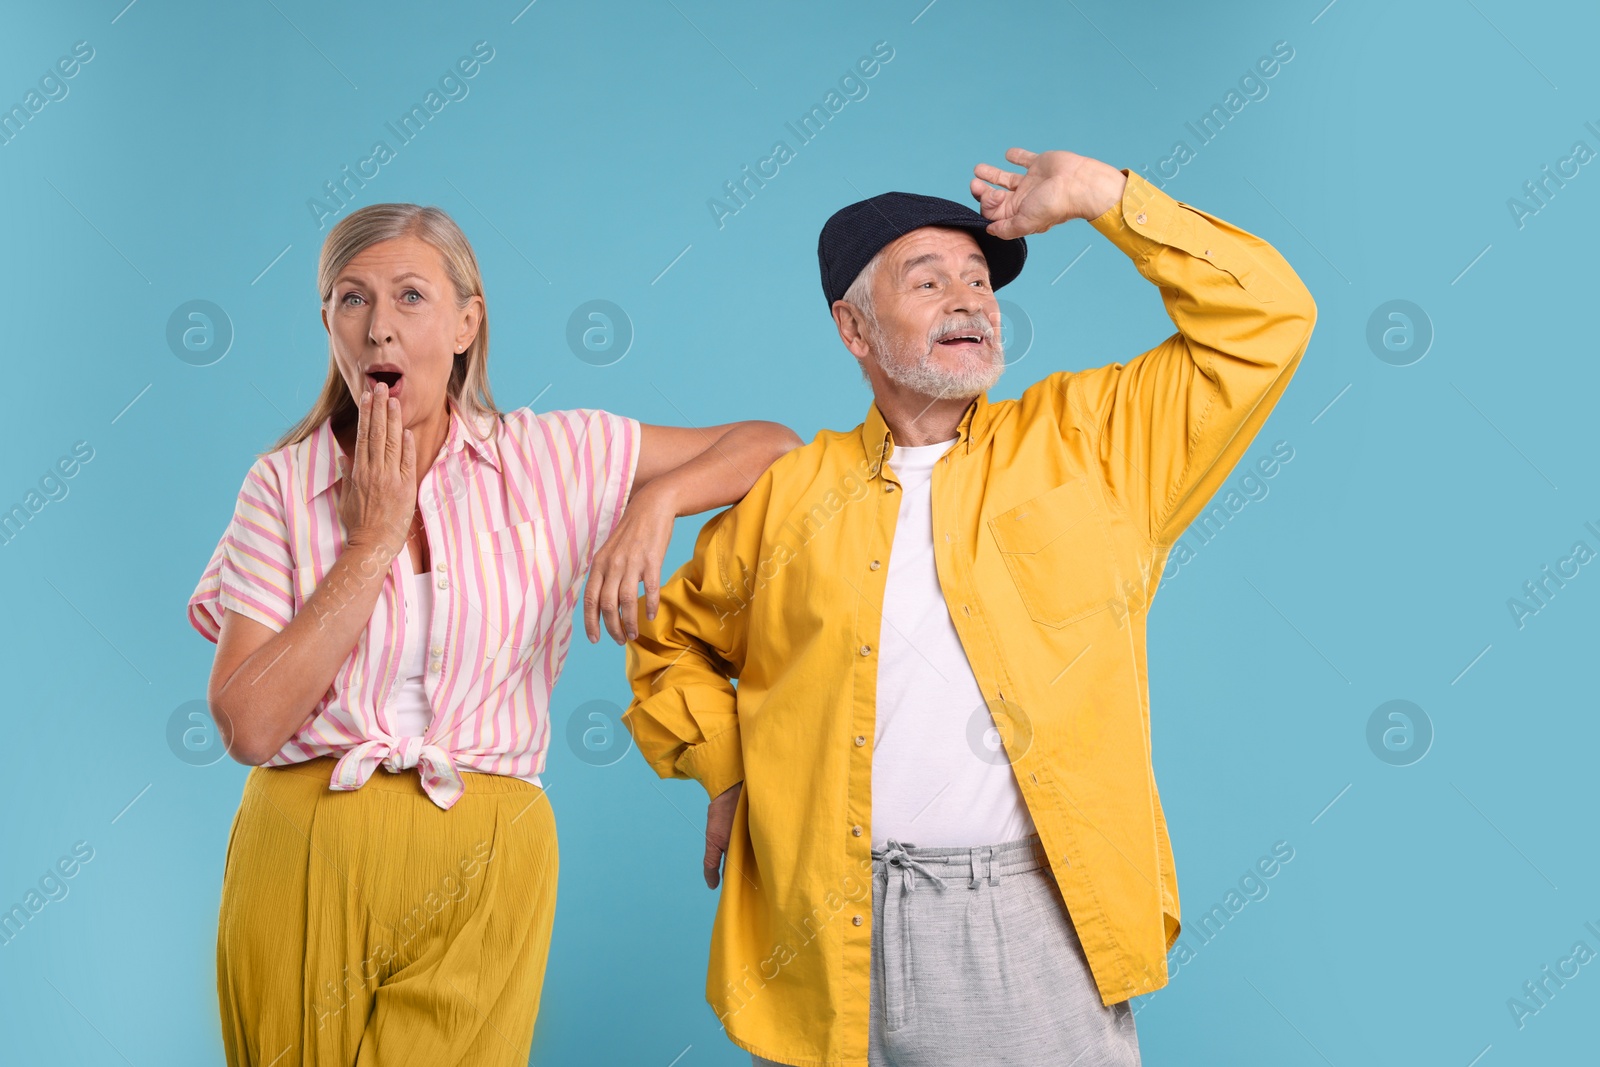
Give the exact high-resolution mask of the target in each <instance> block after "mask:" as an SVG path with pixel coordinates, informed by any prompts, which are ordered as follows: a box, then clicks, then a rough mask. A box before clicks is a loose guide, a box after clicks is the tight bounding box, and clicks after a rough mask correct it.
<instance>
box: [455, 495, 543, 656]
mask: <svg viewBox="0 0 1600 1067" xmlns="http://www.w3.org/2000/svg"><path fill="white" fill-rule="evenodd" d="M474 536H475V541H476V544H477V552H478V564H479V567H480V575H481V582H480V581H471V582H469V583H468V584H467V585H466V586H465V588H466V590H467V599H468V601H469V603H470V604H471V607H472V608H473V609H474V610H476V611H477V612H479V613H480V614H481V616H482V619H483V622H484V623H485V624H486V625H487V634H486V644H485V647H484V650H483V656H484V659H494V658H496V657H497V656H499V655H501V654H503V653H505V652H507V651H513V652H518V653H522V652H526V651H527V649H528V647H529V646H530V645H531V644H532V643H533V639H534V637H535V636H536V635H537V633H538V629H539V624H540V619H541V617H542V616H543V614H544V606H545V602H546V600H547V599H548V595H549V590H548V588H547V586H548V583H549V582H550V580H551V578H552V575H553V564H552V560H551V545H550V531H549V529H548V527H547V526H546V525H545V522H544V520H543V519H526V520H524V521H522V522H517V523H512V524H511V525H510V526H502V527H500V528H498V529H493V530H479V531H476V532H475V535H474ZM463 577H465V576H463ZM480 590H481V592H480ZM480 600H481V603H479V602H478V601H480Z"/></svg>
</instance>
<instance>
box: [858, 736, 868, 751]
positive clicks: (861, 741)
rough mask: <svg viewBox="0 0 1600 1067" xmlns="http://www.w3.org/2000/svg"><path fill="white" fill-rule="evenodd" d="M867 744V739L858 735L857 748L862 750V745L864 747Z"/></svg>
mask: <svg viewBox="0 0 1600 1067" xmlns="http://www.w3.org/2000/svg"><path fill="white" fill-rule="evenodd" d="M866 743H867V739H866V738H865V737H864V736H862V735H861V734H856V747H857V748H860V747H861V746H862V745H864V744H866Z"/></svg>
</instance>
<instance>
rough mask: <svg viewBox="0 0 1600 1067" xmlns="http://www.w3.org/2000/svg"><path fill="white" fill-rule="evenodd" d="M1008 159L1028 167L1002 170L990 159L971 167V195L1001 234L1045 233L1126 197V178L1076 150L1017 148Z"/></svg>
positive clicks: (993, 229)
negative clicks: (988, 161)
mask: <svg viewBox="0 0 1600 1067" xmlns="http://www.w3.org/2000/svg"><path fill="white" fill-rule="evenodd" d="M1006 161H1007V162H1010V163H1015V164H1016V165H1017V166H1019V167H1024V168H1026V170H1024V171H1023V173H1021V174H1018V173H1017V172H1016V171H1011V170H1001V169H1000V168H999V167H996V166H992V165H991V164H988V163H979V164H978V165H977V166H976V167H974V168H973V169H972V172H973V173H974V174H975V175H977V177H975V178H973V179H972V186H971V188H972V197H973V199H975V200H977V201H978V204H979V209H980V210H981V211H982V212H983V215H984V217H985V218H987V219H989V220H990V224H989V232H990V233H991V234H993V235H994V236H996V237H1002V238H1007V239H1010V238H1014V237H1025V236H1027V235H1028V234H1031V233H1043V232H1044V231H1046V230H1048V229H1049V228H1050V227H1052V226H1055V225H1057V224H1059V223H1063V222H1066V221H1067V220H1068V219H1093V218H1098V217H1099V216H1101V215H1103V214H1105V213H1106V212H1107V211H1109V210H1110V209H1111V208H1113V207H1115V206H1116V205H1117V203H1118V202H1119V201H1120V200H1121V199H1122V189H1123V186H1124V185H1126V184H1127V180H1128V179H1127V177H1126V175H1124V174H1123V173H1122V172H1121V171H1119V170H1117V169H1116V168H1115V167H1113V166H1111V165H1110V164H1108V163H1102V162H1100V161H1099V160H1098V159H1090V158H1089V157H1088V156H1080V155H1078V154H1076V153H1074V152H1062V151H1056V152H1030V151H1028V150H1027V149H1026V148H1012V149H1009V150H1007V152H1006Z"/></svg>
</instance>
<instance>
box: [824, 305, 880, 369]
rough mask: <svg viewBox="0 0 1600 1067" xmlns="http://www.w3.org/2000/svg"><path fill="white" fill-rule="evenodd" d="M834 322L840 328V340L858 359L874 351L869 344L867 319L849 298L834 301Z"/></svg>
mask: <svg viewBox="0 0 1600 1067" xmlns="http://www.w3.org/2000/svg"><path fill="white" fill-rule="evenodd" d="M833 323H834V325H835V326H837V327H838V329H839V340H841V341H843V342H844V346H845V347H846V348H848V349H849V350H850V354H851V355H852V356H855V357H856V359H866V358H867V357H868V356H869V355H870V354H871V352H872V349H871V346H870V345H868V344H867V320H866V316H865V315H863V314H861V309H860V308H858V307H856V306H855V305H854V304H852V303H850V302H849V301H847V300H835V301H834V302H833Z"/></svg>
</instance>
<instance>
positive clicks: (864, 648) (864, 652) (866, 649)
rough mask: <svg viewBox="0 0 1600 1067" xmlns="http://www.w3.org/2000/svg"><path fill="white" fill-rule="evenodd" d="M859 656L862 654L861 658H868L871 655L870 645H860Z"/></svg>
mask: <svg viewBox="0 0 1600 1067" xmlns="http://www.w3.org/2000/svg"><path fill="white" fill-rule="evenodd" d="M861 654H862V655H863V656H870V655H872V646H871V645H862V646H861Z"/></svg>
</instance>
